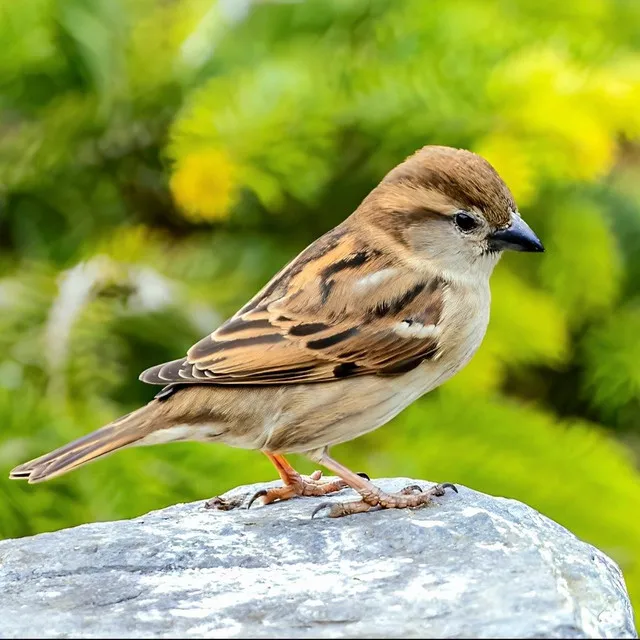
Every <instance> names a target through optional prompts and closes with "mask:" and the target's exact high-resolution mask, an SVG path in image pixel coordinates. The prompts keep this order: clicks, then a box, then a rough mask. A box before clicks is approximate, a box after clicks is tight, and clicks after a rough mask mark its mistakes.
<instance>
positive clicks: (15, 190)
mask: <svg viewBox="0 0 640 640" xmlns="http://www.w3.org/2000/svg"><path fill="white" fill-rule="evenodd" d="M639 34H640V2H637V0H582V1H581V2H568V3H562V2H551V1H549V0H542V1H541V0H519V1H512V0H497V1H496V2H485V1H484V0H460V1H458V2H440V1H435V2H423V1H422V0H405V1H403V2H389V1H387V0H368V1H365V0H306V1H298V2H296V1H290V2H284V1H283V2H277V1H268V0H262V1H258V0H254V1H253V2H251V1H250V0H235V1H233V0H232V1H229V0H227V1H222V0H220V1H218V2H216V1H215V0H173V1H171V2H166V1H161V0H29V2H16V1H15V0H0V51H1V53H0V463H1V464H0V467H1V468H2V469H4V471H3V472H2V474H0V475H1V478H0V496H2V499H1V500H0V536H5V537H8V536H22V535H28V534H33V533H36V532H39V531H45V530H50V529H55V528H60V527H63V526H69V525H74V524H78V523H81V522H86V521H92V520H98V519H112V518H122V517H128V516H134V515H136V514H140V513H143V512H145V511H147V510H149V509H153V508H158V507H162V506H164V505H167V504H171V503H174V502H177V501H186V500H192V499H197V498H206V497H209V496H211V495H214V494H217V493H220V492H223V491H224V490H226V489H228V488H230V487H232V486H234V485H236V484H240V483H246V482H252V481H258V480H264V479H269V478H272V477H273V476H274V475H275V473H274V470H273V469H272V467H271V466H270V463H269V462H268V461H267V460H266V458H264V457H263V456H260V455H259V454H258V453H256V452H247V451H238V450H233V449H230V448H225V447H222V446H210V447H206V446H204V445H197V444H182V445H180V444H176V445H170V446H166V447H154V448H149V449H137V450H136V449H132V450H129V451H125V452H122V453H119V454H118V455H116V456H113V457H111V458H109V459H108V460H105V461H101V462H97V463H96V464H94V465H91V466H90V467H87V468H84V469H82V470H79V471H78V472H75V473H73V474H70V475H69V476H65V477H63V478H61V479H58V480H55V481H53V482H51V483H47V484H44V485H38V486H36V487H32V486H27V485H25V484H21V483H10V482H9V481H8V480H6V475H7V473H8V471H9V469H10V468H11V467H13V466H14V465H15V464H17V463H19V462H22V461H24V460H25V459H27V458H30V457H34V456H37V455H39V454H42V453H44V452H46V451H48V450H50V449H52V448H55V447H57V446H59V445H61V444H63V443H65V442H66V441H67V440H70V439H72V438H75V437H78V436H80V435H82V434H84V433H86V432H88V431H90V430H92V429H94V428H97V427H99V426H101V425H102V424H103V423H105V422H107V421H109V420H111V419H113V418H115V417H117V416H118V415H120V414H122V413H124V412H125V411H128V410H130V409H132V408H134V407H136V406H138V405H140V404H142V403H144V402H146V401H147V400H149V399H150V397H151V396H152V395H153V393H154V392H155V389H153V388H150V387H147V386H145V385H143V384H141V383H138V382H137V381H136V379H137V375H138V373H139V372H140V371H141V370H143V369H144V368H146V367H148V366H150V365H153V364H156V363H158V362H161V361H164V360H170V359H173V358H176V357H178V356H180V355H181V354H183V353H184V352H185V350H186V349H187V348H188V347H189V346H190V345H191V344H192V342H194V341H195V340H197V339H198V338H200V337H201V336H202V335H204V334H206V333H208V332H210V331H211V330H212V329H213V328H215V327H216V326H217V324H218V323H220V322H221V321H222V320H223V319H224V318H225V317H227V316H228V315H230V314H231V313H233V312H234V311H235V310H236V309H237V308H238V307H239V306H240V305H241V304H242V303H243V302H244V301H245V300H246V299H247V298H248V297H249V296H250V295H251V294H253V293H254V292H255V291H256V290H257V289H258V288H259V287H260V286H261V285H262V284H263V283H264V282H265V281H266V280H267V279H268V278H269V277H270V275H271V274H272V273H273V272H274V271H275V270H276V269H277V268H279V267H280V266H281V265H282V264H284V263H285V262H286V261H287V260H288V259H290V258H291V257H293V256H294V255H295V254H296V253H297V252H298V251H299V250H300V249H302V248H303V247H304V246H305V245H306V244H308V243H309V242H310V241H311V240H313V239H314V238H315V237H317V236H318V235H320V234H321V233H323V232H324V231H326V230H328V229H329V228H331V227H332V226H334V225H335V224H337V223H338V222H339V221H341V220H342V219H343V218H344V217H346V216H347V215H348V214H349V213H350V212H351V211H352V210H353V209H354V208H355V206H357V204H358V202H359V201H360V199H361V198H362V197H363V196H364V195H365V194H366V193H367V192H368V190H369V189H370V188H371V187H373V186H374V185H375V184H376V182H377V181H378V180H379V179H380V178H381V176H382V175H383V174H384V173H385V172H386V171H387V170H388V169H389V168H391V167H392V166H393V165H395V164H397V163H398V162H399V161H401V160H402V159H403V158H404V157H405V156H406V155H408V154H409V153H411V152H413V151H414V150H415V149H417V148H419V147H421V146H422V145H424V144H430V143H436V144H448V145H453V146H460V147H466V148H470V149H473V150H475V151H478V152H480V153H482V154H484V155H485V156H486V157H487V158H488V159H489V160H490V161H491V162H493V164H494V165H495V166H496V168H497V169H498V170H499V171H500V172H501V173H502V174H503V176H504V177H505V179H506V180H507V182H508V183H509V184H510V186H511V187H512V190H513V191H514V194H515V195H516V198H517V200H518V202H519V203H520V208H521V211H522V212H523V214H524V216H525V217H526V218H527V220H528V221H529V222H530V223H531V226H532V227H533V228H534V229H535V230H536V231H537V232H538V234H539V235H540V237H541V238H542V239H543V241H544V242H545V244H546V245H547V248H548V251H547V253H546V254H545V255H544V256H542V257H538V256H534V257H532V256H529V255H524V256H518V255H510V256H508V257H506V258H505V259H504V260H503V261H502V263H501V264H500V265H499V266H498V268H497V271H496V273H495V276H494V278H493V285H492V289H493V298H494V302H493V309H492V320H491V325H490V329H489V332H488V335H487V338H486V340H485V343H484V345H483V346H482V348H481V350H480V352H479V353H478V355H477V357H476V358H475V359H474V361H473V362H472V363H471V364H470V365H469V367H468V368H467V369H466V370H465V371H464V372H462V373H461V374H460V375H458V376H457V377H456V378H455V379H454V380H452V381H451V382H449V383H448V384H447V385H445V386H444V387H443V388H442V389H440V390H438V391H436V392H434V393H432V394H430V395H429V396H428V397H426V398H423V399H422V400H420V401H419V402H417V403H416V404H415V405H413V406H412V407H410V408H409V409H408V410H407V411H405V412H404V413H403V414H402V415H401V416H399V417H398V418H397V419H396V420H394V421H393V423H391V424H390V425H387V426H386V427H384V428H382V429H380V430H378V431H376V432H374V433H372V434H370V435H369V436H366V437H363V438H360V439H359V440H357V441H355V442H352V443H348V444H346V445H343V446H341V447H339V448H338V449H337V451H336V454H337V456H338V457H339V458H340V459H341V460H343V461H344V462H345V463H347V464H350V465H352V466H354V467H357V468H358V469H364V470H366V471H367V472H369V473H370V474H371V475H373V476H381V475H409V476H412V477H421V478H428V479H431V480H438V481H444V480H447V481H454V482H461V483H464V484H468V485H469V486H472V487H474V488H475V489H478V490H481V491H487V492H490V493H495V494H499V495H505V496H510V497H514V498H517V499H520V500H523V501H525V502H527V503H529V504H530V505H532V506H533V507H535V508H537V509H539V510H540V511H541V512H543V513H544V514H546V515H548V516H550V517H552V518H554V519H555V520H557V521H559V522H560V523H562V524H564V525H566V526H567V527H568V528H569V529H571V530H572V531H573V532H575V533H576V534H577V535H579V536H581V537H583V538H585V539H586V540H588V541H590V542H592V543H593V544H595V545H597V546H599V547H600V548H601V549H603V550H604V551H605V552H607V553H609V554H610V555H612V556H613V557H614V558H616V559H617V560H618V561H619V562H620V563H621V565H622V566H623V568H624V571H625V575H626V578H627V581H628V584H629V587H630V589H631V592H632V594H633V596H634V598H635V599H636V602H638V601H640V474H639V473H638V465H637V461H638V457H637V454H638V451H640V446H639V445H638V442H640V418H639V416H640V413H639V410H640V340H639V339H638V337H639V336H640V179H639V178H640V147H639V146H638V144H637V138H638V136H639V135H640V109H638V104H640V52H639V51H638V48H637V45H638V37H639ZM297 462H299V463H300V468H301V469H302V470H305V471H309V470H310V469H311V466H310V465H309V464H308V463H306V462H305V461H297Z"/></svg>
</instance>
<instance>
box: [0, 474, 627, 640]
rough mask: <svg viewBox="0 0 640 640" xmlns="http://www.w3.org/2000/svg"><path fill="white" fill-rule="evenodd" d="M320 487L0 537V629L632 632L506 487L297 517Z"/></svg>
mask: <svg viewBox="0 0 640 640" xmlns="http://www.w3.org/2000/svg"><path fill="white" fill-rule="evenodd" d="M414 482H416V481H415V480H408V479H399V478H395V479H388V480H378V481H377V483H378V484H379V485H380V486H382V487H383V488H384V489H387V490H390V491H392V490H399V489H401V488H402V487H403V486H405V485H407V484H411V483H414ZM272 485H273V483H269V484H266V485H253V486H250V487H241V488H238V489H235V490H234V491H232V492H230V493H229V494H227V495H229V496H235V497H238V496H242V495H243V494H249V493H250V494H253V492H255V491H257V490H258V489H260V488H263V487H266V486H272ZM355 497H356V496H355V495H354V494H353V492H351V491H349V490H345V491H342V492H341V493H340V494H336V496H335V497H332V498H331V499H333V500H340V499H342V500H344V499H352V498H355ZM321 500H322V499H319V498H304V499H295V500H291V501H289V502H286V503H281V504H273V505H269V506H266V507H259V506H258V507H255V506H254V507H253V508H252V509H251V510H250V511H247V510H246V509H236V510H233V511H227V512H224V511H212V510H206V509H204V508H203V504H204V503H202V502H198V503H192V504H183V505H176V506H174V507H169V508H168V509H163V510H162V511H156V512H153V513H149V514H147V515H145V516H142V517H141V518H136V519H135V520H126V521H121V522H105V523H96V524H89V525H84V526H81V527H77V528H74V529H67V530H65V531H58V532H55V533H46V534H42V535H39V536H35V537H33V538H23V539H20V540H5V541H3V542H0V594H1V596H2V597H1V598H0V637H3V638H17V637H38V638H45V637H47V638H48V637H84V638H91V637H103V638H116V637H125V638H126V637H145V638H161V637H187V638H205V637H207V638H217V637H238V638H246V637H252V638H284V637H294V638H344V637H348V638H407V637H415V638H417V637H423V638H424V637H432V638H451V637H464V638H506V637H509V638H534V637H535V638H551V637H554V638H560V637H562V638H635V637H637V636H636V631H635V628H634V624H633V614H632V611H631V606H630V604H629V599H628V596H627V592H626V589H625V585H624V580H623V578H622V574H621V573H620V570H619V569H618V567H617V566H616V565H615V564H614V563H613V562H612V561H611V560H610V559H609V558H608V557H607V556H605V555H604V554H602V553H601V552H600V551H598V550H597V549H595V548H593V547H591V546H590V545H588V544H585V543H584V542H581V541H580V540H578V539H577V538H576V537H575V536H573V535H572V534H571V533H569V532H568V531H567V530H566V529H564V528H563V527H561V526H560V525H558V524H556V523H555V522H552V521H551V520H549V519H547V518H545V517H544V516H542V515H540V514H539V513H537V512H536V511H534V510H533V509H531V508H529V507H527V506H525V505H523V504H521V503H519V502H516V501H514V500H506V499H504V498H494V497H492V496H488V495H484V494H482V493H477V492H475V491H472V490H470V489H466V488H464V487H461V488H460V493H459V494H458V495H455V494H452V493H449V492H448V493H447V495H446V496H445V497H442V498H437V504H436V505H434V506H429V507H425V508H422V509H418V510H413V511H409V510H398V511H377V512H370V513H365V514H359V515H356V516H351V517H348V518H343V519H338V520H331V519H327V518H316V519H314V520H311V519H310V517H309V516H310V514H311V512H312V510H313V508H314V507H315V506H316V505H317V504H319V503H320V501H321ZM62 506H63V505H62Z"/></svg>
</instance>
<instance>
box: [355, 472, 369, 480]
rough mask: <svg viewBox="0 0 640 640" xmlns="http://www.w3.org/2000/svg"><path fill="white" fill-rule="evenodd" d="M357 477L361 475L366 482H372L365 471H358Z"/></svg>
mask: <svg viewBox="0 0 640 640" xmlns="http://www.w3.org/2000/svg"><path fill="white" fill-rule="evenodd" d="M356 475H359V476H360V477H361V478H364V479H365V480H371V478H370V477H369V476H368V475H367V474H366V473H365V472H364V471H358V473H357V474H356Z"/></svg>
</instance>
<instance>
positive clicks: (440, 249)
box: [10, 146, 544, 517]
mask: <svg viewBox="0 0 640 640" xmlns="http://www.w3.org/2000/svg"><path fill="white" fill-rule="evenodd" d="M505 250H515V251H530V252H541V251H544V248H543V246H542V243H541V242H540V240H539V239H538V238H537V236H536V235H535V234H534V232H533V231H532V230H531V228H530V227H529V226H528V225H527V224H526V223H525V222H524V220H523V219H522V218H521V216H520V214H519V213H518V210H517V207H516V204H515V201H514V198H513V196H512V194H511V192H510V191H509V188H508V187H507V186H506V184H505V183H504V182H503V180H502V179H501V178H500V176H499V175H498V173H497V172H496V170H495V169H494V168H493V167H492V166H491V165H490V164H489V162H487V161H486V160H485V159H483V158H482V157H480V156H478V155H476V154H474V153H471V152H470V151H466V150H462V149H454V148H449V147H443V146H425V147H423V148H422V149H419V150H418V151H417V152H415V153H414V154H413V155H412V156H410V157H408V158H407V159H406V160H405V161H404V162H402V163H401V164H399V165H398V166H396V167H395V168H394V169H392V170H391V171H390V172H389V173H388V174H387V175H386V176H384V178H383V179H382V181H381V182H380V183H379V184H378V186H376V187H375V188H374V189H373V191H371V192H370V193H369V195H367V196H366V197H365V199H364V200H363V201H362V203H361V204H360V206H359V207H358V208H357V209H356V211H355V212H353V213H352V214H351V215H350V216H349V217H348V218H346V220H344V221H343V222H342V223H341V224H339V225H338V226H337V227H335V228H334V229H332V230H330V231H329V232H327V233H326V234H325V235H323V236H322V237H320V238H319V239H318V240H316V241H315V242H313V243H312V244H311V245H310V246H309V247H307V248H306V249H304V250H303V251H302V252H301V253H300V254H299V255H298V256H297V257H296V258H294V259H293V260H292V261H291V262H290V263H289V264H287V265H286V266H285V267H284V268H283V269H282V270H281V271H280V272H279V273H277V274H276V275H275V276H274V277H273V278H272V280H271V281H270V282H268V283H267V284H266V285H265V286H264V288H263V289H262V290H261V291H260V292H258V293H257V294H256V295H255V297H254V298H252V299H251V300H250V301H249V302H248V303H247V304H245V306H243V307H242V308H241V309H240V310H239V311H238V312H237V313H236V314H235V315H234V316H232V317H231V318H230V319H228V320H227V321H226V322H224V324H222V325H221V326H220V327H218V328H217V329H216V330H215V331H214V332H213V333H211V334H210V335H208V336H206V337H205V338H203V339H202V340H200V341H199V342H197V343H196V344H195V345H193V346H192V347H191V349H189V351H188V353H187V355H186V357H181V358H179V359H177V360H173V361H172V362H167V363H164V364H160V365H157V366H154V367H151V368H150V369H147V370H146V371H144V372H143V373H142V374H141V375H140V380H142V381H143V382H146V383H149V384H152V385H162V386H163V389H162V390H161V391H160V392H159V393H158V394H157V395H156V396H155V398H154V399H153V400H152V401H151V402H150V403H149V404H147V405H146V406H143V407H142V408H140V409H138V410H136V411H133V412H132V413H130V414H128V415H126V416H124V417H122V418H120V419H118V420H116V421H115V422H112V423H111V424H109V425H107V426H105V427H102V428H101V429H98V430H97V431H95V432H93V433H90V434H89V435H87V436H84V437H83V438H80V439H78V440H76V441H74V442H71V443H70V444H67V445H65V446H63V447H61V448H59V449H56V450H55V451H53V452H51V453H48V454H46V455H44V456H41V457H39V458H36V459H35V460H31V461H30V462H26V463H25V464H22V465H20V466H18V467H16V468H15V469H13V471H11V473H10V477H11V478H17V479H27V480H28V481H29V482H30V483H35V482H42V481H44V480H49V479H51V478H55V477H56V476H59V475H61V474H63V473H66V472H67V471H71V470H73V469H76V468H78V467H80V466H81V465H84V464H86V463H88V462H90V461H92V460H95V459H97V458H101V457H103V456H106V455H107V454H110V453H113V452H114V451H117V450H119V449H123V448H125V447H132V446H140V445H154V444H161V443H168V442H176V441H184V440H196V441H201V442H223V443H225V444H227V445H230V446H233V447H242V448H246V449H258V450H260V451H262V452H263V453H264V454H266V455H267V456H268V458H269V459H270V460H271V461H272V463H273V464H274V466H275V467H276V470H277V472H278V474H279V476H280V478H281V479H282V483H283V484H282V486H278V487H275V488H271V489H268V490H263V491H260V492H258V494H256V495H255V496H253V498H252V499H251V501H250V503H249V506H250V505H251V503H252V502H253V501H254V500H255V499H260V500H261V502H262V503H263V504H268V503H272V502H274V501H280V500H287V499H289V498H292V497H294V496H321V495H325V494H328V493H330V492H334V491H338V490H340V489H343V488H345V487H351V488H352V489H354V490H355V491H356V492H358V493H359V494H360V500H358V501H352V502H344V503H339V502H332V503H327V504H323V505H321V507H320V509H327V511H328V513H327V515H328V516H330V517H339V516H344V515H348V514H353V513H360V512H364V511H369V510H371V509H380V508H405V507H418V506H421V505H424V504H427V503H429V502H430V501H431V500H432V497H433V496H434V495H440V496H441V495H443V494H444V490H445V488H447V487H451V488H453V489H455V487H453V485H449V484H445V485H436V486H435V487H432V488H430V489H426V490H423V489H421V488H420V487H417V486H412V487H408V488H407V489H405V490H404V491H401V492H399V493H385V492H383V491H382V490H380V489H379V488H378V487H376V486H375V484H373V483H372V482H371V481H370V480H369V478H368V477H367V476H366V475H365V474H357V473H354V472H353V471H351V470H350V469H348V468H347V467H345V466H343V465H342V464H340V463H339V462H337V461H336V460H334V459H333V458H332V457H331V456H330V453H329V450H330V447H331V446H332V445H336V444H339V443H341V442H346V441H348V440H352V439H354V438H356V437H358V436H360V435H362V434H365V433H367V432H369V431H372V430H374V429H377V428H378V427H380V426H381V425H383V424H385V423H386V422H388V421H389V420H391V419H392V418H393V417H394V416H395V415H397V414H398V413H399V412H400V411H402V410H403V409H404V408H405V407H406V406H407V405H409V404H410V403H412V402H413V401H414V400H416V399H417V398H419V397H420V396H422V395H423V394H425V393H427V392H429V391H431V390H432V389H435V388H436V387H438V386H439V385H441V384H442V383H443V382H445V381H446V380H448V379H449V378H451V376H453V375H454V374H455V373H456V372H458V371H460V369H462V367H464V366H465V365H466V364H467V363H468V362H469V360H470V359H471V357H472V356H473V354H474V353H475V352H476V350H477V349H478V347H479V346H480V344H481V342H482V339H483V337H484V335H485V331H486V329H487V325H488V323H489V309H490V297H491V295H490V290H489V278H490V276H491V273H492V271H493V269H494V267H495V266H496V264H497V262H498V260H499V259H500V256H501V255H502V253H503V251H505ZM287 453H300V454H304V455H306V456H307V457H308V458H310V459H311V460H313V461H314V462H316V463H319V464H320V465H322V466H324V467H325V468H327V469H329V470H330V471H332V472H333V473H334V474H335V475H336V476H337V479H333V480H327V481H325V480H322V478H321V472H320V471H316V472H315V473H313V474H312V475H311V476H308V477H303V476H301V475H300V474H299V473H298V472H297V471H296V470H295V469H294V468H293V467H292V466H291V465H290V464H289V463H288V462H287V460H286V458H285V457H284V455H285V454H287ZM219 502H220V505H221V506H222V504H223V501H222V500H220V501H219ZM316 511H317V510H316Z"/></svg>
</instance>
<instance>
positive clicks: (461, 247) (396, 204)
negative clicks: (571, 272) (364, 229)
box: [357, 146, 544, 277]
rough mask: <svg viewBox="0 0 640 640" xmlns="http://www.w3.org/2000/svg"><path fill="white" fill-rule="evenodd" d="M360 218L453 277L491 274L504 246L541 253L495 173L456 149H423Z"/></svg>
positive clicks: (390, 177) (387, 180) (372, 197)
mask: <svg viewBox="0 0 640 640" xmlns="http://www.w3.org/2000/svg"><path fill="white" fill-rule="evenodd" d="M357 215H358V216H363V217H364V219H365V220H367V222H368V223H370V224H371V225H372V226H373V228H374V229H376V230H377V232H378V233H379V232H382V233H384V234H385V235H386V236H388V237H390V238H391V239H392V240H393V241H395V242H396V243H398V244H399V245H401V246H402V248H403V249H404V250H406V252H407V253H408V254H409V255H411V256H413V257H414V258H416V259H418V260H420V259H422V260H426V261H428V262H429V263H430V264H432V265H435V266H437V267H439V268H440V269H441V270H442V271H444V272H448V273H451V274H452V276H454V277H455V276H456V275H463V274H466V273H469V272H482V273H485V272H486V273H491V271H492V270H493V267H494V266H495V265H496V263H497V261H498V259H499V258H500V255H501V254H502V252H503V251H504V250H507V249H510V250H514V251H536V252H540V251H544V247H543V246H542V243H541V242H540V240H539V239H538V237H537V236H536V235H535V233H534V232H533V231H532V230H531V229H530V227H529V226H528V225H527V223H526V222H525V221H524V220H523V219H522V218H521V217H520V214H519V213H518V211H517V207H516V203H515V201H514V199H513V196H512V194H511V192H510V191H509V188H508V187H507V185H506V184H505V183H504V182H503V180H502V178H500V176H499V175H498V173H497V171H496V170H495V169H494V168H493V167H492V166H491V165H490V164H489V163H488V162H487V161H486V160H485V159H484V158H482V157H480V156H478V155H476V154H475V153H471V152H470V151H464V150H461V149H452V148H450V147H439V146H427V147H423V148H422V149H420V150H419V151H417V152H416V153H414V154H413V155H412V156H410V157H409V158H407V160H405V161H404V162H403V163H402V164H400V165H398V166H397V167H395V168H394V169H392V170H391V171H390V172H389V173H388V174H387V175H386V176H385V177H384V179H383V180H382V182H381V183H380V184H379V185H378V187H376V188H375V189H374V190H373V191H372V192H371V194H369V196H368V197H367V198H366V199H365V201H364V202H363V204H362V205H361V207H360V209H359V211H358V212H357Z"/></svg>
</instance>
